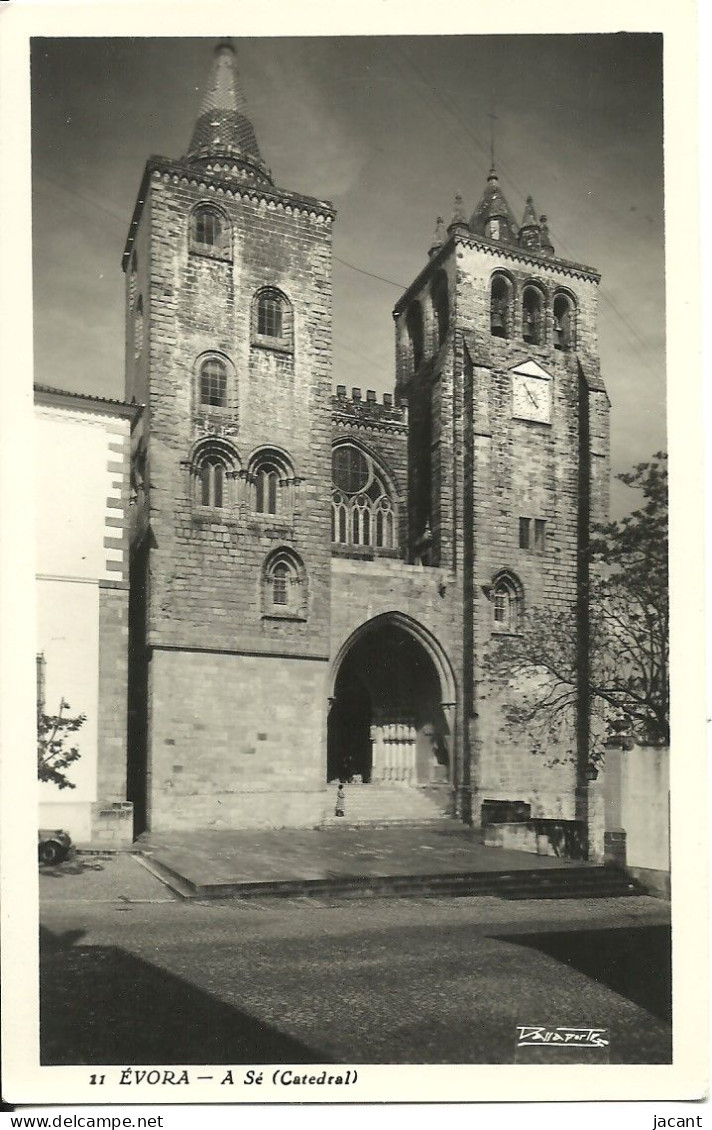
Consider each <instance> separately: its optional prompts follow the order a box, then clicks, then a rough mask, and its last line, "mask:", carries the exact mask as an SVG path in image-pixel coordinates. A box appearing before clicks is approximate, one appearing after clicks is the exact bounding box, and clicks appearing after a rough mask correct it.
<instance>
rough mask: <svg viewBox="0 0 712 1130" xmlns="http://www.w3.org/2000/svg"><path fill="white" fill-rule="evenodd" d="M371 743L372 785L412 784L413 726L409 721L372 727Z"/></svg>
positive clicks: (413, 771)
mask: <svg viewBox="0 0 712 1130" xmlns="http://www.w3.org/2000/svg"><path fill="white" fill-rule="evenodd" d="M371 741H372V743H373V744H372V749H373V762H372V768H371V780H372V781H373V782H383V783H385V782H389V781H390V782H394V783H397V784H402V785H411V784H415V783H416V780H417V770H416V751H415V723H414V721H413V720H412V719H399V720H397V721H392V722H383V723H381V724H380V725H375V726H372V727H371Z"/></svg>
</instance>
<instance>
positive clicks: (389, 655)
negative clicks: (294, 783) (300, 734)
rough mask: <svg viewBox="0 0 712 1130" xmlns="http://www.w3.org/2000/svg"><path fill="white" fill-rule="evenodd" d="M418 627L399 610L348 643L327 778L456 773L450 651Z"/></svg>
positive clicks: (340, 661)
mask: <svg viewBox="0 0 712 1130" xmlns="http://www.w3.org/2000/svg"><path fill="white" fill-rule="evenodd" d="M414 628H415V625H412V624H411V622H409V621H407V620H406V618H405V617H399V616H398V615H397V614H393V615H391V616H380V617H377V618H376V619H375V620H373V621H371V622H370V623H369V624H366V625H364V626H363V628H361V629H359V631H358V632H356V633H354V635H353V636H352V637H351V639H350V640H349V641H348V642H347V644H346V645H344V648H342V651H341V653H340V655H339V656H338V657H337V661H336V664H335V677H334V679H333V688H332V695H331V699H330V710H329V725H328V748H327V780H328V781H334V780H343V781H353V780H359V779H360V780H361V781H362V782H363V783H364V784H371V783H373V784H384V785H386V784H394V785H427V784H434V783H439V784H444V783H446V782H447V781H448V780H450V762H451V754H452V732H451V731H452V713H453V701H452V700H453V699H454V693H453V688H452V686H451V679H448V678H447V672H446V670H445V666H446V661H445V660H444V657H442V658H440V657H439V656H437V655H436V654H434V651H433V649H432V648H431V647H429V646H428V645H427V643H426V642H425V639H424V637H425V633H424V632H423V631H422V629H420V631H421V634H422V636H423V639H419V638H417V635H416V633H415V632H414V630H413V629H414ZM439 658H440V662H438V659H439ZM443 683H445V684H447V685H445V686H443Z"/></svg>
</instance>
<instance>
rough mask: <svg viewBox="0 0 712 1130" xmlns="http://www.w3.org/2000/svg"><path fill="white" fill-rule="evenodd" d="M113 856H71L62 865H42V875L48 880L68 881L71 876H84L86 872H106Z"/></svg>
mask: <svg viewBox="0 0 712 1130" xmlns="http://www.w3.org/2000/svg"><path fill="white" fill-rule="evenodd" d="M111 859H112V856H111V855H108V854H107V855H99V856H96V855H92V856H88V857H87V856H81V855H70V856H69V858H68V859H65V860H63V861H62V862H61V863H40V865H39V867H40V875H42V876H44V877H46V878H48V879H66V878H67V877H68V876H69V875H83V874H84V873H85V872H86V871H105V870H106V865H107V863H109V861H110V860H111Z"/></svg>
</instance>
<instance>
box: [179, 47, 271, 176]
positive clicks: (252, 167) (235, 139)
mask: <svg viewBox="0 0 712 1130" xmlns="http://www.w3.org/2000/svg"><path fill="white" fill-rule="evenodd" d="M186 160H188V161H189V162H190V163H191V164H200V165H214V164H222V165H225V164H226V163H229V165H230V166H231V171H233V172H235V173H238V174H239V175H241V176H243V177H244V176H247V177H248V178H249V179H250V180H255V181H259V182H261V183H263V184H265V183H266V184H271V183H272V177H271V176H270V173H269V171H268V169H267V167H266V165H265V163H264V161H263V160H262V154H261V153H260V149H259V145H258V144H257V137H256V135H255V130H254V127H253V125H252V122H251V121H250V119H249V118H248V116H247V100H246V98H245V95H244V92H243V90H242V86H241V83H240V78H239V75H238V73H237V60H236V57H235V48H234V46H233V43H232V40H230V39H222V40H221V41H220V42H219V43H218V45H217V47H216V48H215V55H214V58H213V64H212V68H211V71H210V77H209V79H208V84H207V87H206V89H205V93H204V95H203V101H202V104H201V107H200V113H199V114H198V120H197V122H196V123H195V129H194V130H193V136H192V138H191V141H190V145H189V147H188V153H187V155H186Z"/></svg>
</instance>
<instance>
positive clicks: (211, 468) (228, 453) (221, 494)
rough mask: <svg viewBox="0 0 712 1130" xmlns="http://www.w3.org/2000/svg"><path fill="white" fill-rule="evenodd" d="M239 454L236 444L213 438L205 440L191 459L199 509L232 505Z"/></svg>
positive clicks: (191, 470) (215, 508)
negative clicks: (235, 447)
mask: <svg viewBox="0 0 712 1130" xmlns="http://www.w3.org/2000/svg"><path fill="white" fill-rule="evenodd" d="M238 463H239V459H238V455H237V452H236V451H235V449H234V448H233V446H232V444H230V443H228V442H227V441H225V440H221V439H217V438H212V439H209V440H203V441H201V442H200V443H199V444H198V445H197V446H196V447H195V448H194V449H193V453H192V456H191V457H190V459H189V460H188V469H189V471H190V476H191V479H192V481H193V499H194V503H195V505H196V506H197V507H198V508H206V509H210V510H227V509H229V508H230V507H231V505H232V501H233V499H232V484H233V481H234V479H235V474H236V471H237V466H238Z"/></svg>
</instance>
